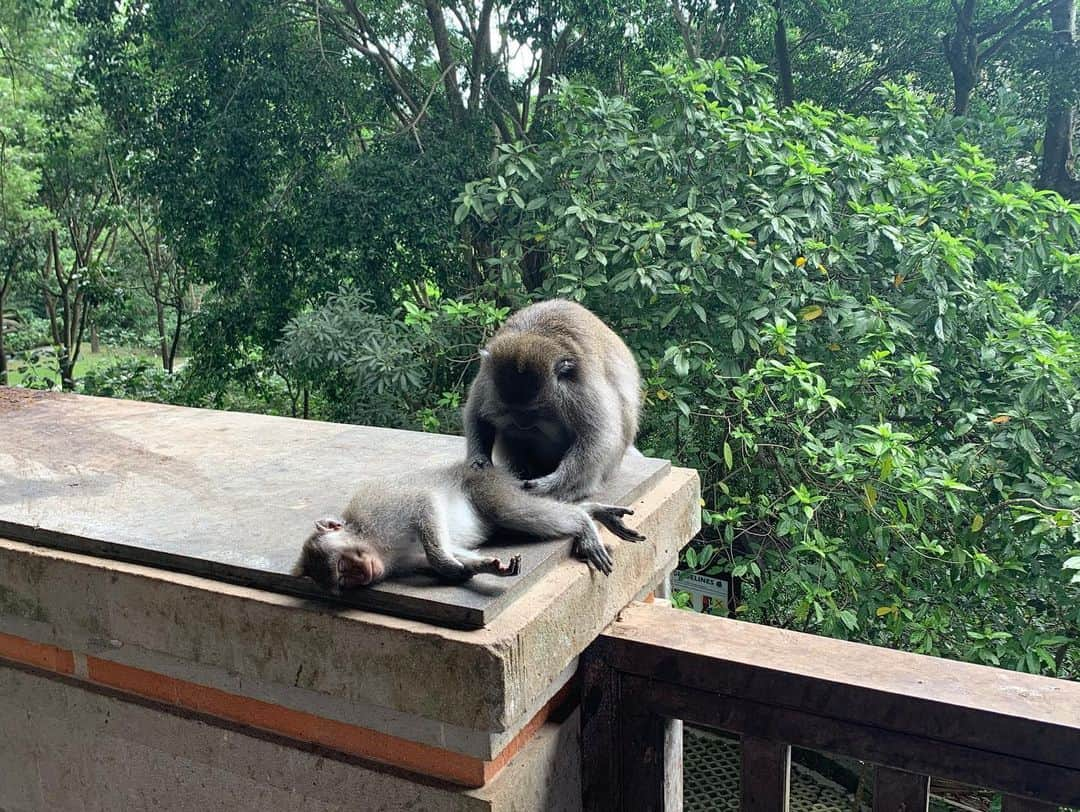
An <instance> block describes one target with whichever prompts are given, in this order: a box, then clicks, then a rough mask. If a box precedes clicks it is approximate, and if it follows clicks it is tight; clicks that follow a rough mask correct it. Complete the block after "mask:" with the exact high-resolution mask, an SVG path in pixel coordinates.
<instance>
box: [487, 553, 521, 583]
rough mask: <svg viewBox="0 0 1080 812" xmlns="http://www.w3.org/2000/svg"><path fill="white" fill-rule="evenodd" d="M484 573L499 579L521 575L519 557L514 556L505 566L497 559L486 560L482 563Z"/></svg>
mask: <svg viewBox="0 0 1080 812" xmlns="http://www.w3.org/2000/svg"><path fill="white" fill-rule="evenodd" d="M484 564H485V565H486V567H485V571H486V572H490V573H491V574H492V575H498V576H499V577H500V578H509V577H511V576H513V575H518V574H520V573H521V556H520V555H515V556H514V557H513V558H511V559H510V560H509V561H507V562H506V564H505V565H503V563H502V562H501V561H500V560H499V559H497V558H488V559H486V560H485V561H484Z"/></svg>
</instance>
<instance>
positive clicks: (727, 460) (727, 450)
mask: <svg viewBox="0 0 1080 812" xmlns="http://www.w3.org/2000/svg"><path fill="white" fill-rule="evenodd" d="M724 465H726V466H727V469H728V470H729V471H730V470H731V469H732V468H734V467H735V461H734V458H733V457H732V454H731V446H730V445H729V444H728V441H727V440H724ZM1078 568H1080V567H1078Z"/></svg>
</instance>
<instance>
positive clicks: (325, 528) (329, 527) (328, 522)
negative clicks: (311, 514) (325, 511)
mask: <svg viewBox="0 0 1080 812" xmlns="http://www.w3.org/2000/svg"><path fill="white" fill-rule="evenodd" d="M344 526H345V523H344V522H343V521H341V519H334V518H327V519H316V520H315V529H316V530H318V531H319V532H320V533H333V532H334V531H335V530H340V529H341V528H343V527H344Z"/></svg>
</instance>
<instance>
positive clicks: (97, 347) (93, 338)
mask: <svg viewBox="0 0 1080 812" xmlns="http://www.w3.org/2000/svg"><path fill="white" fill-rule="evenodd" d="M99 352H101V338H100V337H99V336H98V329H97V322H96V321H92V322H90V354H91V355H97V354H98V353H99Z"/></svg>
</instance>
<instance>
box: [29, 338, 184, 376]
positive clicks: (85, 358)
mask: <svg viewBox="0 0 1080 812" xmlns="http://www.w3.org/2000/svg"><path fill="white" fill-rule="evenodd" d="M159 357H160V356H159V355H158V354H157V352H155V351H154V350H152V349H146V348H145V347H109V346H105V345H102V347H101V351H100V352H97V353H91V352H90V349H89V347H84V348H83V350H82V352H80V353H79V360H78V361H76V362H75V380H78V379H79V378H81V377H82V376H83V375H85V374H86V372H87V370H90V369H93V368H94V367H96V366H99V365H101V364H106V363H109V362H110V361H115V360H116V359H119V358H148V359H151V360H155V361H156V360H158V359H159ZM179 360H180V359H177V362H179ZM177 366H179V363H178V364H177ZM40 371H41V372H44V373H47V374H49V375H51V376H53V377H55V378H56V379H57V381H59V378H60V373H59V372H58V371H57V369H56V366H55V364H51V363H49V362H48V361H46V362H44V363H43V364H41V365H40ZM25 374H26V364H24V363H23V362H22V361H19V360H18V359H15V360H13V361H12V362H11V366H10V367H9V369H8V384H9V385H10V386H22V385H23V380H24V378H25Z"/></svg>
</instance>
